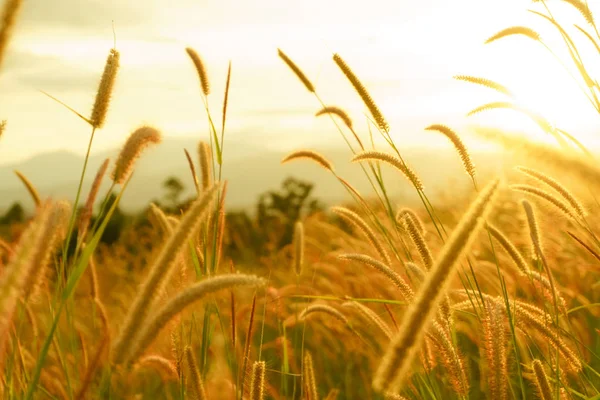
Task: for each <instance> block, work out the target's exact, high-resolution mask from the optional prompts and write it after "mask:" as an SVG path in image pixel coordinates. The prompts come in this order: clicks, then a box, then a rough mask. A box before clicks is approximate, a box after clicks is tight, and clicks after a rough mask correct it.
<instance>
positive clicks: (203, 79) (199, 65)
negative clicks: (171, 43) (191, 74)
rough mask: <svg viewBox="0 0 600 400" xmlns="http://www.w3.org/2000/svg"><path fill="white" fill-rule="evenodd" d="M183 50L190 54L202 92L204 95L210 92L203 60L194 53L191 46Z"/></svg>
mask: <svg viewBox="0 0 600 400" xmlns="http://www.w3.org/2000/svg"><path fill="white" fill-rule="evenodd" d="M185 51H186V52H187V53H188V56H190V58H191V60H192V62H193V63H194V66H195V67H196V72H198V78H199V79H200V87H201V88H202V93H204V95H205V96H208V95H209V94H210V83H209V82H208V74H207V73H206V67H205V66H204V62H203V61H202V58H200V56H199V55H198V53H196V50H194V49H192V48H191V47H186V49H185Z"/></svg>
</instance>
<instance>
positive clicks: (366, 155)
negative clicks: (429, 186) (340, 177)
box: [352, 150, 423, 190]
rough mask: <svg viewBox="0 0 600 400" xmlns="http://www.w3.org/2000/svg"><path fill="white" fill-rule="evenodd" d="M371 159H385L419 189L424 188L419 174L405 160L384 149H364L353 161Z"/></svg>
mask: <svg viewBox="0 0 600 400" xmlns="http://www.w3.org/2000/svg"><path fill="white" fill-rule="evenodd" d="M369 160H371V161H383V162H386V163H388V164H390V165H391V166H393V167H394V168H396V169H397V170H398V171H400V172H402V173H403V174H404V176H406V178H407V179H408V180H409V181H410V182H411V183H412V184H413V185H414V186H415V188H416V189H417V190H423V184H422V183H421V180H420V179H419V177H418V176H417V174H415V172H414V171H413V170H412V169H411V168H410V167H409V166H408V165H406V163H405V162H403V161H402V160H400V159H399V158H398V157H396V156H394V155H392V154H388V153H384V152H382V151H376V150H368V151H363V152H362V153H359V154H357V155H356V156H354V158H353V159H352V162H357V161H369Z"/></svg>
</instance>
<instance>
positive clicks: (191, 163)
mask: <svg viewBox="0 0 600 400" xmlns="http://www.w3.org/2000/svg"><path fill="white" fill-rule="evenodd" d="M183 152H184V153H185V158H186V159H187V162H188V167H189V168H190V172H191V174H192V179H193V181H194V187H195V188H196V193H198V194H200V182H198V175H197V174H196V167H195V166H194V160H192V156H191V155H190V152H189V151H187V149H183Z"/></svg>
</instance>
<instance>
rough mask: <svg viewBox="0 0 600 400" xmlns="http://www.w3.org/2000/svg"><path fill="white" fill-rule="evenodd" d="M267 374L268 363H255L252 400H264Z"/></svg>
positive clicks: (251, 391) (251, 389)
mask: <svg viewBox="0 0 600 400" xmlns="http://www.w3.org/2000/svg"><path fill="white" fill-rule="evenodd" d="M265 372H266V363H265V362H264V361H255V362H254V364H253V365H252V380H251V381H250V400H264V398H265Z"/></svg>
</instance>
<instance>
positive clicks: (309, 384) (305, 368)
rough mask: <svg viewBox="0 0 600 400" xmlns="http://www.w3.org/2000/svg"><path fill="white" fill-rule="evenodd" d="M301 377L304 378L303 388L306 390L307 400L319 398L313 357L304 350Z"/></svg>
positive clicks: (317, 399)
mask: <svg viewBox="0 0 600 400" xmlns="http://www.w3.org/2000/svg"><path fill="white" fill-rule="evenodd" d="M302 378H303V380H304V389H305V390H306V398H307V400H319V392H318V391H317V380H316V378H315V368H314V366H313V359H312V356H311V355H310V353H309V352H308V351H306V352H304V363H303V364H302Z"/></svg>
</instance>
